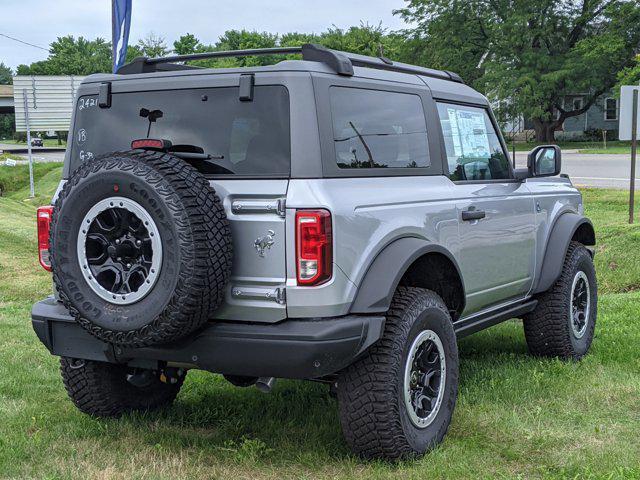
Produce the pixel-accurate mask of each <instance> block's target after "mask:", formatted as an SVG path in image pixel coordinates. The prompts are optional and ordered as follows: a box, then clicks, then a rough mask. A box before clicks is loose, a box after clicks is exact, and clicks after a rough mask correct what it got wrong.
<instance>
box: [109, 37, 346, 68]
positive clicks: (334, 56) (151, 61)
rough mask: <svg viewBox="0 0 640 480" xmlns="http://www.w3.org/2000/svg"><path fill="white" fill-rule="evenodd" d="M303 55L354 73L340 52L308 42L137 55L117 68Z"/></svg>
mask: <svg viewBox="0 0 640 480" xmlns="http://www.w3.org/2000/svg"><path fill="white" fill-rule="evenodd" d="M295 53H297V54H301V55H302V59H303V60H309V61H313V62H321V63H324V64H326V65H328V66H329V67H331V68H332V69H333V70H334V71H335V72H336V73H337V74H339V75H346V76H351V75H353V66H352V65H351V62H350V61H349V60H348V59H347V58H346V57H345V56H344V55H343V54H342V53H341V52H336V51H333V50H329V49H328V48H325V47H323V46H321V45H314V44H311V43H308V44H306V45H303V46H301V47H278V48H252V49H248V50H227V51H220V52H204V53H192V54H188V55H173V56H170V57H159V58H147V57H137V58H134V59H133V61H131V62H130V63H127V64H126V65H123V66H122V67H120V68H119V69H118V72H117V73H118V74H124V75H128V74H134V73H151V72H158V71H166V70H186V69H191V68H197V67H194V66H192V65H179V64H176V62H187V61H191V60H204V59H209V58H226V57H249V56H253V55H289V54H295Z"/></svg>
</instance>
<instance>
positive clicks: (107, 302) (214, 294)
mask: <svg viewBox="0 0 640 480" xmlns="http://www.w3.org/2000/svg"><path fill="white" fill-rule="evenodd" d="M50 235H51V238H50V255H51V265H52V270H53V280H54V283H55V285H56V288H57V290H58V292H59V294H60V298H61V300H62V302H63V303H64V305H65V306H66V307H67V308H68V310H69V312H70V313H71V315H72V316H73V317H74V318H75V319H76V321H77V322H78V323H79V324H80V325H81V326H82V327H83V328H84V329H86V330H87V331H88V332H89V333H91V334H92V335H94V336H96V337H98V338H99V339H101V340H103V341H105V342H109V343H113V344H117V345H122V346H127V347H141V346H148V345H154V344H161V343H166V342H169V341H173V340H176V339H178V338H181V337H184V336H186V335H188V334H190V333H192V332H194V331H196V330H197V329H198V328H199V327H201V326H202V325H203V324H204V323H205V322H206V321H207V320H208V319H209V318H210V315H211V314H212V312H213V311H214V310H215V309H216V308H217V307H218V306H219V305H220V303H221V301H222V299H223V295H224V289H225V286H226V284H227V282H228V279H229V276H230V271H231V258H232V246H231V231H230V228H229V223H228V220H227V218H226V216H225V213H224V209H223V207H222V204H221V201H220V199H219V198H218V196H217V195H216V194H215V191H214V190H213V189H212V187H211V186H210V185H209V183H208V182H207V181H206V179H205V178H204V177H202V176H201V175H200V174H199V173H198V172H197V171H196V170H195V169H194V168H193V167H191V166H190V165H188V164H187V163H185V162H184V161H182V160H180V159H179V158H176V157H173V156H171V155H168V154H164V153H161V152H149V151H141V150H136V151H131V152H122V153H112V154H107V155H104V156H102V157H98V158H96V159H95V160H92V161H89V162H86V163H84V164H82V165H81V166H80V167H79V168H78V169H77V170H76V171H75V172H74V173H73V174H72V175H71V177H70V178H69V180H68V181H67V182H66V184H65V186H64V188H63V189H62V191H61V192H60V195H59V196H58V199H57V201H56V203H55V209H54V214H53V221H52V225H51V234H50Z"/></svg>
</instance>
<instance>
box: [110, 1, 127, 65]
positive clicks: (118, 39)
mask: <svg viewBox="0 0 640 480" xmlns="http://www.w3.org/2000/svg"><path fill="white" fill-rule="evenodd" d="M131 1H132V0H112V13H111V44H112V45H113V73H116V72H117V71H118V69H119V68H120V67H121V66H122V65H123V64H124V62H125V60H126V58H127V44H128V43H129V28H130V27H131Z"/></svg>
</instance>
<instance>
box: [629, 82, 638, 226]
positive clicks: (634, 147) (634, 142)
mask: <svg viewBox="0 0 640 480" xmlns="http://www.w3.org/2000/svg"><path fill="white" fill-rule="evenodd" d="M637 151H638V90H637V89H635V90H634V91H633V109H632V114H631V179H630V182H629V223H633V211H634V201H635V189H636V154H637Z"/></svg>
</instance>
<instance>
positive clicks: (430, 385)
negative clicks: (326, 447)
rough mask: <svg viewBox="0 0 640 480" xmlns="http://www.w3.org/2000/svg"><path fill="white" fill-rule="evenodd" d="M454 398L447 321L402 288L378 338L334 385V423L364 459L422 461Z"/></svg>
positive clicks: (424, 298) (431, 301) (438, 305)
mask: <svg viewBox="0 0 640 480" xmlns="http://www.w3.org/2000/svg"><path fill="white" fill-rule="evenodd" d="M457 395H458V347H457V344H456V336H455V332H454V329H453V324H452V321H451V316H450V315H449V312H448V310H447V307H446V305H445V304H444V302H443V301H442V299H441V298H440V297H439V296H438V295H437V294H435V293H434V292H431V291H429V290H424V289H421V288H405V287H400V288H398V291H397V292H396V294H395V296H394V299H393V302H392V304H391V308H390V309H389V312H388V313H387V320H386V323H385V328H384V333H383V335H382V338H381V339H380V340H379V341H378V342H377V343H376V344H375V345H373V346H372V347H371V348H370V349H369V350H368V351H367V352H366V353H365V355H364V356H363V357H362V358H360V359H359V360H357V361H356V362H355V363H354V364H353V365H351V366H349V367H347V368H346V369H345V370H344V371H343V372H341V374H340V376H339V378H338V402H339V409H340V421H341V424H342V430H343V433H344V436H345V439H346V441H347V443H348V444H349V446H350V447H351V449H352V450H353V451H354V452H355V453H357V454H359V455H361V456H362V457H365V458H385V459H398V458H404V457H408V456H412V455H416V454H423V453H425V452H426V451H427V450H429V449H431V448H433V447H434V446H435V445H437V444H438V443H440V442H441V441H442V439H443V438H444V435H445V433H446V432H447V429H448V428H449V424H450V422H451V417H452V415H453V410H454V407H455V404H456V398H457Z"/></svg>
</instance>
